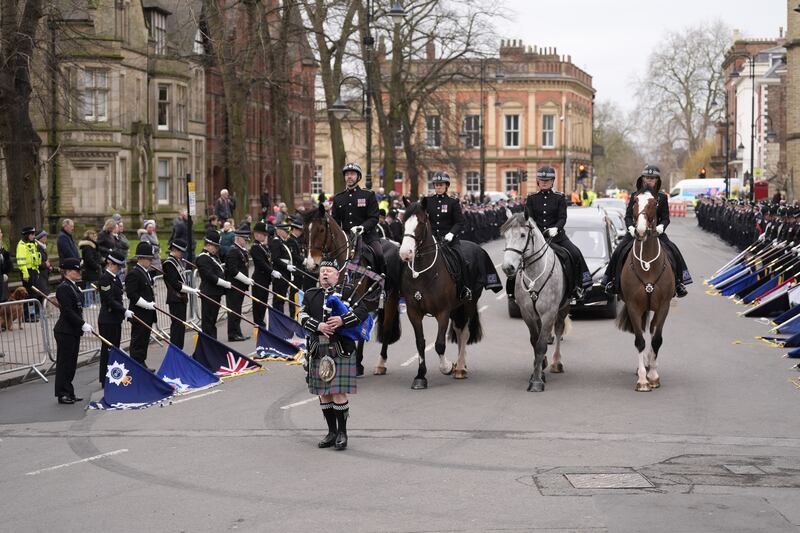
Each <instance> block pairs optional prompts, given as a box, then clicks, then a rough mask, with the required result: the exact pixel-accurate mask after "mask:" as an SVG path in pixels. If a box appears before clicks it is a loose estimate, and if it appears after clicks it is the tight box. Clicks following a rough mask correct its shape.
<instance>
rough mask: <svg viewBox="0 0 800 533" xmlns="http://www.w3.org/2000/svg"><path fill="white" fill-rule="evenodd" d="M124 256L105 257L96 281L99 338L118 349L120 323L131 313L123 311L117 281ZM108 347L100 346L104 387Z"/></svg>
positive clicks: (118, 282)
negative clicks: (98, 299)
mask: <svg viewBox="0 0 800 533" xmlns="http://www.w3.org/2000/svg"><path fill="white" fill-rule="evenodd" d="M125 259H126V258H125V256H124V255H123V253H122V252H119V251H117V250H113V251H111V252H109V254H108V255H107V256H106V268H105V270H103V273H102V274H100V279H99V280H98V281H97V286H98V290H99V292H100V314H99V315H98V316H97V329H98V330H99V333H100V336H101V337H103V338H104V339H106V340H107V341H109V342H110V343H111V344H113V345H114V346H115V347H117V348H119V343H120V339H121V338H122V321H123V320H124V319H126V318H127V319H131V318H132V317H133V311H131V310H130V309H125V303H124V302H123V300H122V296H123V295H124V294H125V289H124V288H123V287H122V281H120V279H119V276H118V274H119V271H120V270H122V267H123V266H125ZM109 350H110V347H109V346H108V345H107V344H106V343H102V344H101V345H100V368H99V371H100V376H99V377H100V384H101V385H105V382H106V373H107V372H108V352H109Z"/></svg>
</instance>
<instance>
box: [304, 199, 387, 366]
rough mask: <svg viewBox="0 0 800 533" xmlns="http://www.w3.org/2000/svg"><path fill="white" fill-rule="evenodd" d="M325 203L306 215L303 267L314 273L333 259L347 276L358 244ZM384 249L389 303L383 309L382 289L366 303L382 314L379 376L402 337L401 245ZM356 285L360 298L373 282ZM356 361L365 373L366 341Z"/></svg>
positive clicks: (383, 242)
mask: <svg viewBox="0 0 800 533" xmlns="http://www.w3.org/2000/svg"><path fill="white" fill-rule="evenodd" d="M324 202H325V197H324V196H321V197H320V202H319V206H318V208H317V209H313V210H311V211H310V212H308V213H306V215H305V218H304V228H303V231H304V233H305V240H306V243H307V248H308V250H307V252H306V257H305V259H304V260H303V264H304V265H305V267H306V270H307V271H309V272H314V271H316V270H317V268H318V267H319V262H320V260H321V259H322V257H329V256H332V257H335V258H336V260H337V262H338V263H339V265H340V272H342V273H343V274H347V273H348V271H347V270H346V269H347V268H348V266H347V265H348V262H350V263H351V264H352V262H353V261H355V260H356V258H355V243H351V242H350V240H349V239H348V237H347V234H346V233H345V232H344V230H342V228H341V227H340V226H339V224H337V223H336V221H335V220H334V219H333V217H332V216H331V215H330V213H328V212H327V211H326V209H325V204H324ZM381 246H382V247H383V251H384V259H385V261H386V265H387V270H388V271H389V272H387V277H386V280H385V286H384V290H385V295H386V299H385V304H384V306H383V307H382V308H379V295H380V288H376V289H374V290H373V293H372V294H370V295H367V297H365V298H364V301H365V302H367V303H368V304H370V305H369V309H370V311H376V310H377V315H378V316H377V320H376V323H377V328H376V331H377V338H378V342H380V343H381V361H380V362H379V363H378V366H377V367H376V368H375V370H374V373H375V374H376V375H383V374H386V366H385V363H386V359H387V357H388V355H387V354H388V347H389V345H390V344H393V343H395V342H397V340H398V339H399V338H400V314H399V298H400V294H399V291H398V286H399V282H398V281H397V280H396V279H395V278H397V277H399V276H397V275H394V276H393V275H392V274H391V273H392V272H393V271H395V270H398V268H397V267H396V266H395V264H398V263H399V261H400V260H399V256H398V255H397V245H396V244H394V243H392V242H390V241H386V240H381ZM359 266H366V265H365V264H363V261H360V262H359ZM354 277H355V276H354ZM355 283H356V285H357V286H356V295H357V296H358V297H360V296H361V295H363V294H364V292H365V291H367V290H368V287H369V285H370V280H369V279H367V278H366V276H359V277H358V278H357V279H356V281H355ZM356 360H357V365H358V374H359V375H361V374H363V373H364V367H363V364H362V363H363V360H364V341H359V342H358V343H357V349H356Z"/></svg>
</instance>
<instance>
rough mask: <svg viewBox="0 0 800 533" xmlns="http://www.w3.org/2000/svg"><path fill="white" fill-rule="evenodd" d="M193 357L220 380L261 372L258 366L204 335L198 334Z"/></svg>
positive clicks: (244, 356)
mask: <svg viewBox="0 0 800 533" xmlns="http://www.w3.org/2000/svg"><path fill="white" fill-rule="evenodd" d="M193 357H194V358H195V360H196V361H197V362H198V363H200V364H201V365H203V366H204V367H206V368H207V369H209V370H210V371H211V372H213V373H214V374H215V375H217V376H219V377H222V378H227V377H233V376H242V375H244V374H252V373H253V372H258V371H259V370H261V365H260V364H258V363H256V362H255V361H253V360H252V359H250V358H249V357H247V356H246V355H243V354H240V353H239V352H237V351H236V350H233V349H232V348H229V347H228V346H225V345H224V344H222V343H221V342H219V341H218V340H217V339H214V338H212V337H209V336H208V335H206V334H205V333H199V334H198V337H197V345H195V348H194V354H193Z"/></svg>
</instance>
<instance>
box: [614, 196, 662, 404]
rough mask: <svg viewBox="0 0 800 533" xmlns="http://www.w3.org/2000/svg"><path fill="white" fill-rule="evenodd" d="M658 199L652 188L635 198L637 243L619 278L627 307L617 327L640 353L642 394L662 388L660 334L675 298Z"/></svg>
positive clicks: (639, 369) (622, 311)
mask: <svg viewBox="0 0 800 533" xmlns="http://www.w3.org/2000/svg"><path fill="white" fill-rule="evenodd" d="M656 198H657V197H656V193H655V192H654V191H653V190H652V189H650V188H649V187H648V188H645V189H643V190H641V191H639V193H638V195H637V197H636V204H635V205H634V208H633V219H634V221H635V222H636V232H635V241H634V243H633V247H632V248H631V251H630V252H629V253H628V255H627V257H626V258H625V262H624V264H623V267H622V272H621V275H620V286H621V288H622V298H623V300H624V302H625V304H624V305H623V306H622V310H621V311H620V313H619V316H618V317H617V327H618V328H619V329H621V330H622V331H628V332H630V333H633V334H634V335H635V341H634V344H635V345H636V349H637V350H638V351H639V366H638V369H637V374H638V381H637V383H636V390H637V391H640V392H649V391H650V390H652V389H657V388H659V387H660V386H661V380H660V378H659V377H658V371H657V368H658V363H657V361H656V360H657V358H658V350H659V348H661V343H662V342H663V339H662V336H661V332H662V330H663V328H664V323H665V322H666V320H667V314H668V313H669V305H670V301H671V300H672V296H673V295H674V294H675V276H674V275H673V272H672V266H671V264H670V261H669V259H668V257H667V250H666V249H664V248H663V247H662V246H661V242H660V240H659V238H658V232H657V230H656ZM650 313H652V317H651V316H650ZM648 319H649V322H650V350H649V351H645V348H646V347H647V343H646V341H645V338H644V331H645V330H646V329H647V324H648Z"/></svg>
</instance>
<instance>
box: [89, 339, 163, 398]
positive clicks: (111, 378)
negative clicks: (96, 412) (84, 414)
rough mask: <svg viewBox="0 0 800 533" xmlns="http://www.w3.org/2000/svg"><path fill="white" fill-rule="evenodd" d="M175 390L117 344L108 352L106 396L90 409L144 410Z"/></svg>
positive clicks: (104, 392)
mask: <svg viewBox="0 0 800 533" xmlns="http://www.w3.org/2000/svg"><path fill="white" fill-rule="evenodd" d="M174 393H175V390H174V389H173V388H172V387H171V386H170V385H168V384H166V383H164V382H163V381H162V380H161V379H160V378H159V377H158V376H156V375H155V374H153V373H152V372H150V371H149V370H148V369H147V368H145V367H144V365H142V364H141V363H139V362H137V361H135V360H134V359H132V358H131V357H130V356H129V355H128V354H126V353H125V352H123V351H122V350H120V349H119V348H117V347H112V348H111V350H110V351H109V353H108V366H107V371H106V379H105V385H104V387H103V399H102V400H100V401H99V402H91V403H90V404H89V407H88V408H89V409H143V408H145V407H150V406H151V405H153V404H156V403H159V402H161V401H163V400H166V399H167V398H169V397H170V396H172V395H173V394H174Z"/></svg>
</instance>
